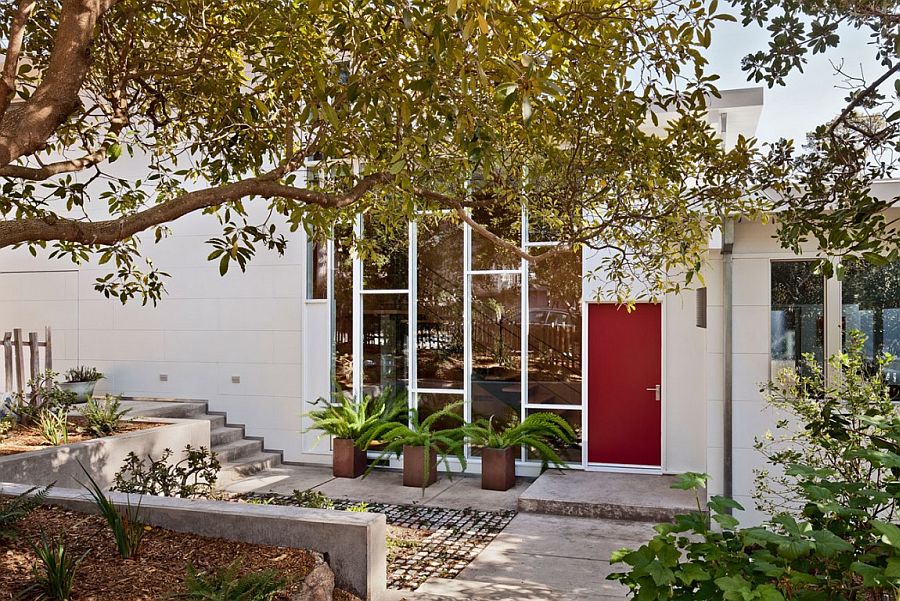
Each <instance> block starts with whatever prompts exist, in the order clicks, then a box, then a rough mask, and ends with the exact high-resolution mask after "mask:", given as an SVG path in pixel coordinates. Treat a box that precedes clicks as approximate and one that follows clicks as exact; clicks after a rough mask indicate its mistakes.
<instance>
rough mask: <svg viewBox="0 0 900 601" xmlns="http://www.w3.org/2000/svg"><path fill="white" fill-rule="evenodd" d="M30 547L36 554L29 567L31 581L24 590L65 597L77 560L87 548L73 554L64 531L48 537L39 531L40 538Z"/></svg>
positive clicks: (63, 600) (54, 600)
mask: <svg viewBox="0 0 900 601" xmlns="http://www.w3.org/2000/svg"><path fill="white" fill-rule="evenodd" d="M32 550H33V551H34V554H35V555H36V556H37V558H38V561H37V562H36V563H35V564H34V567H33V568H32V574H33V578H34V583H33V584H32V585H31V586H29V587H28V588H27V589H26V590H25V591H24V592H25V593H26V594H27V593H31V592H34V593H36V595H35V597H34V598H35V599H49V600H50V601H68V599H69V598H70V597H71V595H72V589H73V588H74V586H75V573H76V572H77V571H78V564H80V563H81V562H82V560H83V559H84V558H85V557H86V556H87V554H88V552H87V551H85V552H84V554H82V555H81V556H80V557H75V556H74V555H72V553H71V551H70V549H69V548H68V547H67V545H66V540H65V536H64V535H60V536H59V537H58V538H56V539H54V540H50V539H48V538H47V536H46V535H45V534H44V533H41V540H40V542H38V543H36V544H34V545H32ZM23 596H24V595H23Z"/></svg>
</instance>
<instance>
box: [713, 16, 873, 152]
mask: <svg viewBox="0 0 900 601" xmlns="http://www.w3.org/2000/svg"><path fill="white" fill-rule="evenodd" d="M767 34H768V32H766V31H765V30H763V29H760V28H759V27H755V26H753V27H746V28H745V27H743V26H742V25H741V24H740V22H736V23H731V22H725V23H721V24H720V25H719V26H717V27H716V29H715V31H714V32H713V37H712V46H711V47H710V49H709V51H708V54H707V56H708V58H709V61H710V64H709V66H708V72H711V73H717V74H718V75H719V76H720V77H721V79H720V80H719V81H718V87H719V89H720V90H727V89H731V88H746V87H753V86H763V87H764V88H765V89H764V92H763V94H764V101H763V110H762V116H761V117H760V121H759V127H758V129H757V132H756V135H757V138H758V139H759V140H760V141H761V142H773V141H775V140H778V139H779V138H782V137H784V138H793V139H794V140H797V141H798V142H800V143H802V141H803V140H804V139H805V138H806V132H808V131H811V130H812V129H814V128H815V127H816V126H817V125H821V124H822V123H825V122H826V121H828V120H829V119H831V118H833V117H835V116H837V114H838V113H839V112H840V109H841V106H842V105H843V104H844V103H845V102H844V99H845V98H846V96H847V91H846V90H842V89H840V88H839V87H838V86H840V85H841V83H842V79H841V77H840V76H838V75H836V74H835V73H834V68H833V66H832V64H831V62H830V61H833V62H835V63H838V62H840V61H841V60H843V61H844V69H845V70H847V71H848V72H851V73H859V71H860V69H862V70H863V72H864V73H865V75H866V77H867V79H868V80H870V81H871V80H872V79H875V78H877V77H878V75H880V74H881V72H880V71H879V65H878V64H877V62H876V61H875V60H874V56H875V49H874V48H873V47H872V46H869V45H868V42H869V38H868V34H867V33H865V32H859V31H850V30H843V31H841V44H840V45H839V46H838V48H837V49H833V50H830V51H829V52H827V53H825V54H818V55H816V56H815V57H809V62H808V64H807V65H806V66H805V67H804V71H803V73H799V72H794V73H792V74H791V75H790V76H789V77H788V78H787V80H786V83H787V85H786V86H776V87H774V88H769V87H767V85H766V83H765V82H760V83H755V82H750V81H748V80H747V74H746V73H745V72H743V71H741V58H743V57H744V56H745V55H747V54H749V53H751V52H755V51H757V50H761V49H764V48H765V47H766V46H767V45H768V41H769V37H768V35H767ZM798 145H799V144H798Z"/></svg>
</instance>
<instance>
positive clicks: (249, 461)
mask: <svg viewBox="0 0 900 601" xmlns="http://www.w3.org/2000/svg"><path fill="white" fill-rule="evenodd" d="M123 406H128V407H130V408H131V413H130V414H129V416H143V417H170V418H176V419H177V418H181V419H202V420H207V421H209V439H210V447H211V449H210V450H211V451H212V452H213V453H215V454H216V457H218V459H219V462H220V463H221V464H222V469H221V470H220V471H219V479H218V481H217V482H216V487H217V488H224V487H226V486H228V485H229V484H231V483H233V482H235V481H237V480H241V479H243V478H246V477H248V476H252V475H254V474H257V473H259V472H262V471H264V470H268V469H271V468H274V467H277V466H278V465H280V464H281V453H277V452H272V451H266V450H264V448H263V441H262V440H261V439H257V438H251V437H247V436H246V434H245V432H244V426H242V425H238V424H229V423H227V416H226V415H225V414H224V413H220V412H215V411H213V412H210V411H209V410H208V407H207V403H206V402H204V401H159V400H156V399H154V400H149V399H147V400H142V399H129V400H128V401H126V402H124V403H123Z"/></svg>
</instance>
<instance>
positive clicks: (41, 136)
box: [0, 0, 117, 167]
mask: <svg viewBox="0 0 900 601" xmlns="http://www.w3.org/2000/svg"><path fill="white" fill-rule="evenodd" d="M116 1H117V0H63V2H62V8H61V10H60V16H59V27H58V28H57V32H56V37H55V39H54V42H53V49H52V51H51V53H50V62H49V63H48V65H47V68H46V69H45V70H44V74H43V79H42V81H41V83H40V84H39V85H38V87H37V89H36V90H35V92H34V94H32V95H31V97H30V98H29V99H28V100H27V101H25V102H24V103H23V104H22V106H21V107H19V106H18V105H17V106H16V110H14V111H13V110H8V111H6V114H4V115H3V117H2V120H0V167H2V166H6V165H9V164H10V163H11V162H12V161H14V160H16V159H18V158H19V157H22V156H26V155H29V154H32V153H34V152H35V151H37V150H40V149H42V148H44V147H45V146H46V145H47V140H48V139H49V138H50V136H52V135H53V133H54V132H55V131H56V129H57V128H58V127H59V126H60V125H62V124H63V123H64V122H65V121H66V119H68V117H69V115H71V114H72V112H73V111H74V110H75V109H76V108H77V107H78V105H79V104H80V100H79V93H80V91H81V87H82V85H83V84H84V79H85V77H86V76H87V73H88V69H89V67H90V63H91V52H90V48H91V43H92V42H93V39H94V31H95V27H96V25H97V22H98V20H99V19H100V17H101V16H102V15H103V14H104V13H105V12H106V11H107V10H109V9H110V7H111V6H112V5H113V4H115V3H116Z"/></svg>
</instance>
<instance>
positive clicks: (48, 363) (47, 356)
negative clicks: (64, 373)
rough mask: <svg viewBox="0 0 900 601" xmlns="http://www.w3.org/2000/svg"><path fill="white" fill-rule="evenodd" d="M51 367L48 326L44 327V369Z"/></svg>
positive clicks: (51, 357)
mask: <svg viewBox="0 0 900 601" xmlns="http://www.w3.org/2000/svg"><path fill="white" fill-rule="evenodd" d="M51 369H53V344H52V341H51V331H50V326H47V327H45V328H44V371H50V370H51Z"/></svg>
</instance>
